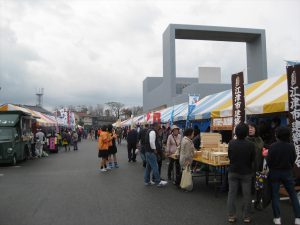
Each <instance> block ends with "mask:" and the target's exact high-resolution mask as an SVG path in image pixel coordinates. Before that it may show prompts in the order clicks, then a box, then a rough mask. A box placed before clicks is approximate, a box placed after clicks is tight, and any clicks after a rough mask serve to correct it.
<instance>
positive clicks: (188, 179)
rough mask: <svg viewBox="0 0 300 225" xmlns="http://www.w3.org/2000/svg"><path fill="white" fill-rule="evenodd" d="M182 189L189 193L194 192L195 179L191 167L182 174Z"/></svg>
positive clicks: (187, 167) (186, 168)
mask: <svg viewBox="0 0 300 225" xmlns="http://www.w3.org/2000/svg"><path fill="white" fill-rule="evenodd" d="M180 187H181V188H182V189H184V190H187V191H191V190H193V178H192V173H191V170H190V166H186V167H185V169H184V170H183V172H182V176H181V182H180Z"/></svg>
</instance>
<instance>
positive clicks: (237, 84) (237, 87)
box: [231, 72, 246, 136]
mask: <svg viewBox="0 0 300 225" xmlns="http://www.w3.org/2000/svg"><path fill="white" fill-rule="evenodd" d="M231 84H232V116H233V118H232V136H235V127H236V126H237V125H238V124H239V123H242V122H245V119H246V114H245V90H244V74H243V72H240V73H237V74H233V75H232V76H231Z"/></svg>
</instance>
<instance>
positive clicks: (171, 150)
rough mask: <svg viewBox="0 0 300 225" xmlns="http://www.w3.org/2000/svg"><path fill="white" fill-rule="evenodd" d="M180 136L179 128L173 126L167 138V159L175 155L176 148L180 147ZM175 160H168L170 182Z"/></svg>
mask: <svg viewBox="0 0 300 225" xmlns="http://www.w3.org/2000/svg"><path fill="white" fill-rule="evenodd" d="M180 141H181V135H180V134H179V127H178V126H176V125H173V126H172V128H171V134H170V135H169V136H168V140H167V147H166V153H167V157H169V156H170V155H173V154H175V152H176V149H177V147H178V146H179V145H180ZM174 163H175V160H174V159H173V158H169V166H168V179H169V180H171V173H172V171H173V167H174Z"/></svg>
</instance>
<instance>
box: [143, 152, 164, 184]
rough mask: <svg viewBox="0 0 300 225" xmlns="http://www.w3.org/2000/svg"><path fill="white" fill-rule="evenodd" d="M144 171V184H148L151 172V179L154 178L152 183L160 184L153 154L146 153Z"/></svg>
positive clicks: (155, 158)
mask: <svg viewBox="0 0 300 225" xmlns="http://www.w3.org/2000/svg"><path fill="white" fill-rule="evenodd" d="M145 156H146V162H147V164H146V169H145V173H144V181H145V183H149V182H150V173H151V170H152V173H153V177H154V180H153V181H154V182H155V183H156V184H158V183H159V182H160V176H159V171H158V164H157V157H156V154H155V153H154V152H146V153H145Z"/></svg>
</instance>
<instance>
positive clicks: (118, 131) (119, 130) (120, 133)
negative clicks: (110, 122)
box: [116, 127, 122, 145]
mask: <svg viewBox="0 0 300 225" xmlns="http://www.w3.org/2000/svg"><path fill="white" fill-rule="evenodd" d="M116 133H117V136H118V145H120V144H121V142H122V128H121V127H118V128H117V130H116Z"/></svg>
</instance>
